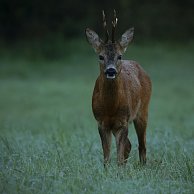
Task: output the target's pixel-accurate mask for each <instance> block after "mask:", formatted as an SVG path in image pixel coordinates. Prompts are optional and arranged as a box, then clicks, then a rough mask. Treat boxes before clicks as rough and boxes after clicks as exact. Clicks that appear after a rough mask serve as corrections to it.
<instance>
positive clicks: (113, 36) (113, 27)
mask: <svg viewBox="0 0 194 194" xmlns="http://www.w3.org/2000/svg"><path fill="white" fill-rule="evenodd" d="M117 22H118V18H117V16H116V11H115V9H114V19H113V21H112V43H114V42H115V28H116V26H117Z"/></svg>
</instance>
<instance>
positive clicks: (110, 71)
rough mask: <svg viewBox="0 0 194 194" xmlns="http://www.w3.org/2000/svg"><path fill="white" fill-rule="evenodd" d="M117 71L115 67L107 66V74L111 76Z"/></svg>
mask: <svg viewBox="0 0 194 194" xmlns="http://www.w3.org/2000/svg"><path fill="white" fill-rule="evenodd" d="M116 73H117V71H116V69H115V68H113V67H110V68H107V69H106V71H105V74H106V75H110V76H113V75H116Z"/></svg>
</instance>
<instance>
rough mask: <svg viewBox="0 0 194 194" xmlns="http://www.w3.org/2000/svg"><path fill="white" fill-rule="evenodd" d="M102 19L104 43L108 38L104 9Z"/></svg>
mask: <svg viewBox="0 0 194 194" xmlns="http://www.w3.org/2000/svg"><path fill="white" fill-rule="evenodd" d="M102 19H103V27H104V30H105V43H107V42H108V39H109V32H108V29H107V23H106V16H105V13H104V10H103V11H102Z"/></svg>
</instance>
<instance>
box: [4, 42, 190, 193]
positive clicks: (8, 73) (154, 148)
mask: <svg viewBox="0 0 194 194" xmlns="http://www.w3.org/2000/svg"><path fill="white" fill-rule="evenodd" d="M69 46H70V48H71V50H72V52H69V53H68V54H64V56H65V57H64V58H63V57H62V58H59V60H56V59H55V60H53V59H52V60H51V61H49V60H47V61H45V59H40V58H33V57H31V56H33V55H32V54H30V55H27V56H22V51H25V49H23V48H21V49H19V50H18V51H13V50H11V52H10V53H8V50H3V49H2V52H1V60H0V68H1V69H0V193H5V194H7V193H10V194H12V193H25V194H26V193H36V194H38V193H46V194H49V193H57V194H60V193H73V194H74V193H104V194H107V193H108V194H109V193H110V194H111V193H119V194H126V193H130V194H131V193H134V194H136V193H149V194H150V193H194V186H193V183H194V163H193V161H194V89H193V84H194V76H193V73H194V64H193V61H194V57H193V53H194V46H193V45H192V44H191V45H187V46H184V45H167V44H156V45H154V44H149V45H138V46H135V45H133V46H132V47H131V48H130V49H129V52H128V54H127V55H126V58H129V57H128V56H130V58H131V59H134V60H137V61H139V62H140V63H141V64H142V66H143V67H144V69H146V71H147V72H148V73H149V74H150V76H151V78H152V82H153V95H152V99H151V104H150V114H149V125H148V129H147V164H146V165H145V166H141V165H140V164H139V159H138V144H137V137H136V134H135V130H134V128H133V126H132V125H131V126H130V127H129V138H130V140H131V142H132V151H131V153H130V157H129V161H128V163H127V165H126V167H125V168H118V167H117V164H116V149H115V144H114V141H113V146H112V154H111V158H112V160H111V164H110V166H109V168H108V169H107V170H104V168H103V158H102V149H101V143H100V138H99V135H98V131H97V126H96V121H95V120H94V118H93V116H92V111H91V96H92V91H93V86H94V82H95V78H96V77H97V75H98V72H99V70H98V65H97V62H96V61H97V60H96V58H95V54H93V52H92V50H91V49H90V47H89V46H88V45H87V44H86V43H84V42H79V44H77V43H76V42H71V43H69ZM14 52H16V53H15V54H14ZM26 52H27V51H26Z"/></svg>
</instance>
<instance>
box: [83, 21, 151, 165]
mask: <svg viewBox="0 0 194 194" xmlns="http://www.w3.org/2000/svg"><path fill="white" fill-rule="evenodd" d="M115 22H117V20H115ZM113 24H114V23H113ZM107 34H108V33H107ZM86 36H87V39H88V41H89V42H90V43H91V44H92V46H93V48H94V49H95V51H96V53H97V54H99V59H100V75H99V77H98V78H97V80H96V84H95V87H94V92H93V98H92V109H93V113H94V117H95V119H96V120H97V122H98V130H99V134H100V137H101V142H102V148H103V153H104V164H107V162H109V160H110V147H111V137H112V133H113V135H114V136H115V139H116V145H117V159H118V164H124V163H126V161H127V158H128V155H129V152H130V150H131V143H130V141H129V139H128V124H129V123H131V122H134V126H135V129H136V133H137V137H138V142H139V157H140V161H141V162H142V163H145V162H146V127H147V118H148V105H149V100H150V96H151V81H150V78H149V76H148V75H147V74H146V72H145V71H144V70H143V69H142V67H141V66H140V65H139V64H138V63H137V62H135V61H129V60H121V54H123V53H124V52H125V50H126V48H127V45H128V43H129V42H130V41H131V39H132V37H133V28H131V29H129V30H128V31H126V32H125V33H124V34H123V35H122V38H121V40H120V42H116V43H115V42H114V41H112V42H110V41H109V42H107V43H104V42H103V41H102V40H100V39H99V37H98V35H97V34H96V33H95V32H94V31H92V30H90V29H87V30H86ZM113 40H114V38H113Z"/></svg>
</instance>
